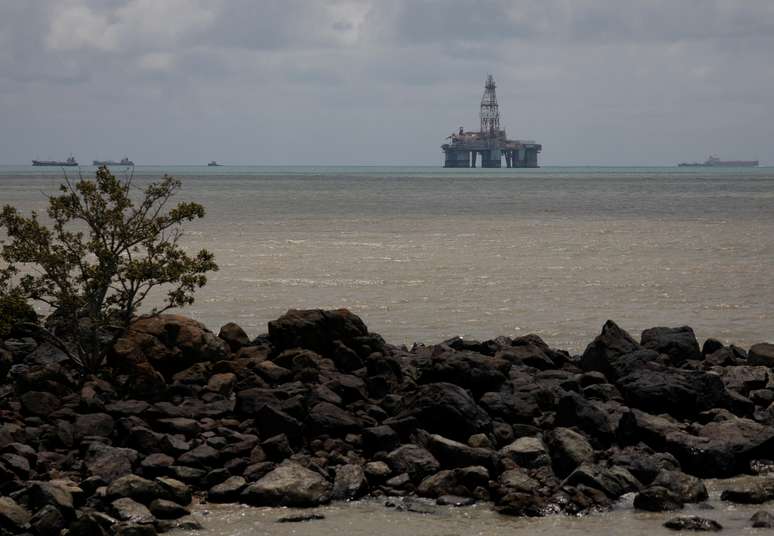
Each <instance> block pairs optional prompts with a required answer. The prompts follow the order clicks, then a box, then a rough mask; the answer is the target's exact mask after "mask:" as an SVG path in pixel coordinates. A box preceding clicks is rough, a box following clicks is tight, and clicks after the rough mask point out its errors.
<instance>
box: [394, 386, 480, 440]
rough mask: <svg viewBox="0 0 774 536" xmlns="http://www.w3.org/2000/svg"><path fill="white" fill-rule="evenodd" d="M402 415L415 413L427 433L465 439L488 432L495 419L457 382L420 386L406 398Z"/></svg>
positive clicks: (413, 415)
mask: <svg viewBox="0 0 774 536" xmlns="http://www.w3.org/2000/svg"><path fill="white" fill-rule="evenodd" d="M400 416H402V417H407V416H412V417H415V418H416V419H417V422H418V423H419V425H420V426H421V427H422V428H423V429H425V430H427V431H428V432H431V433H435V434H439V435H442V436H444V437H448V438H451V439H455V440H457V441H465V440H466V439H467V438H468V437H470V436H471V435H473V434H476V433H479V432H488V431H489V430H490V429H491V426H492V420H491V418H490V417H489V415H487V413H486V412H485V411H484V410H483V409H481V407H479V406H478V405H477V404H476V402H475V401H474V400H473V399H472V398H471V397H470V395H469V394H468V393H467V392H466V391H465V390H464V389H463V388H462V387H459V386H458V385H453V384H451V383H431V384H427V385H421V386H419V387H418V388H417V390H416V391H414V392H413V393H411V394H409V395H407V396H405V397H404V398H403V411H402V412H401V413H400Z"/></svg>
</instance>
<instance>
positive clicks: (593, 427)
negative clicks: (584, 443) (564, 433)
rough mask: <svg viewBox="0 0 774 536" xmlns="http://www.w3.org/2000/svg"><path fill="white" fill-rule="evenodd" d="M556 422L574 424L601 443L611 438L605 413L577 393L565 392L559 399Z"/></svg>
mask: <svg viewBox="0 0 774 536" xmlns="http://www.w3.org/2000/svg"><path fill="white" fill-rule="evenodd" d="M556 424H558V425H560V426H566V427H569V426H576V427H578V428H580V429H581V430H583V431H584V432H585V433H587V434H588V435H589V436H590V437H592V438H595V439H597V440H598V441H599V442H601V443H602V444H603V445H608V444H609V443H610V442H611V441H612V439H613V429H612V425H611V423H610V419H609V418H608V415H607V413H606V412H605V411H603V410H602V409H601V408H600V407H599V406H598V405H597V404H596V403H595V402H592V401H590V400H586V399H585V398H583V397H582V396H580V395H579V394H577V393H566V394H565V395H564V396H563V397H562V398H561V400H559V406H558V408H557V412H556Z"/></svg>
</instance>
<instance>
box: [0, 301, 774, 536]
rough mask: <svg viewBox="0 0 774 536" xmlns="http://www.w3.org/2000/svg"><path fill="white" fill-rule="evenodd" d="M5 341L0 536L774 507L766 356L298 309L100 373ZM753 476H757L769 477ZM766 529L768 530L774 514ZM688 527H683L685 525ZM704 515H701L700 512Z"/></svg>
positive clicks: (654, 335)
mask: <svg viewBox="0 0 774 536" xmlns="http://www.w3.org/2000/svg"><path fill="white" fill-rule="evenodd" d="M12 335H13V338H10V339H7V340H4V341H0V534H2V533H11V534H16V533H32V534H38V535H44V534H45V535H49V534H58V533H59V532H60V531H62V530H65V529H66V530H68V531H69V532H68V534H71V535H74V536H77V535H87V534H88V535H99V534H125V535H129V534H132V535H138V534H155V533H157V532H162V531H165V530H167V529H170V528H172V527H176V526H188V527H194V526H196V522H195V521H194V520H193V519H192V518H191V517H190V516H189V508H190V503H191V501H192V498H193V497H194V496H199V497H201V499H202V500H206V501H209V502H219V503H224V502H225V503H228V502H240V503H246V504H251V505H287V506H316V505H319V504H322V503H326V502H328V501H331V500H336V501H341V500H350V499H357V498H359V497H362V496H365V495H370V496H407V497H409V496H422V497H429V498H434V499H437V500H438V502H439V504H446V505H455V504H469V503H470V502H471V501H476V500H478V501H491V502H492V503H493V505H494V508H495V509H496V510H497V511H499V512H501V513H503V514H510V515H518V516H541V515H546V514H551V513H562V512H566V513H572V514H576V513H583V512H587V511H590V510H593V509H600V508H607V507H609V506H610V505H611V504H612V503H613V502H615V501H616V500H618V499H619V498H620V497H621V496H622V495H624V494H627V493H634V494H636V497H635V506H636V507H637V508H642V509H645V510H652V511H665V510H678V509H680V508H682V506H683V505H684V504H686V503H693V502H701V501H704V500H706V499H707V490H706V488H705V487H704V484H703V483H702V480H701V479H702V478H710V477H727V476H734V475H739V474H748V475H749V476H747V477H746V478H745V479H742V480H740V481H739V482H738V484H737V485H736V487H734V488H729V489H728V490H726V491H725V492H724V493H723V499H724V500H729V501H736V502H745V503H755V504H760V503H764V502H766V501H769V500H772V499H774V477H767V476H765V475H764V474H763V473H766V472H767V471H768V470H770V469H771V468H772V467H774V465H772V463H771V462H767V461H766V459H767V458H771V457H772V453H773V452H774V370H773V369H772V367H774V361H772V359H771V356H772V355H774V352H772V345H767V344H759V345H755V346H754V347H753V349H751V351H750V353H749V355H748V353H747V352H745V351H743V350H742V349H740V348H737V347H735V346H724V345H722V344H721V343H719V342H718V341H715V340H708V341H707V342H706V343H705V344H704V345H703V347H701V348H700V346H699V344H698V341H697V340H696V337H695V336H694V334H693V331H692V330H691V329H690V328H687V327H681V328H653V329H649V330H646V331H645V332H643V334H642V337H641V340H640V341H639V342H638V341H636V340H635V339H634V338H633V337H631V336H630V335H629V334H628V333H626V332H625V331H624V330H622V329H621V328H620V327H618V326H617V325H616V324H614V323H613V322H608V323H606V324H605V326H604V327H603V329H602V333H601V334H600V335H599V336H598V337H597V338H596V339H595V340H594V341H593V342H592V343H591V344H590V345H589V346H588V348H587V349H586V351H585V352H584V353H583V355H581V356H572V355H570V354H569V353H567V352H564V351H560V350H556V349H552V348H550V347H549V346H548V345H546V344H545V343H544V342H543V341H542V340H541V339H540V338H539V337H537V336H534V335H528V336H526V337H519V338H515V339H512V338H508V337H498V338H497V339H493V340H489V341H484V342H479V341H470V340H462V339H451V340H449V341H446V342H444V343H441V344H438V345H433V346H424V345H415V346H414V347H412V348H410V349H408V348H405V347H396V346H392V345H389V344H387V343H385V341H384V340H383V339H382V338H381V337H380V336H379V335H376V334H374V333H370V332H369V331H368V329H367V327H366V326H365V324H364V323H363V322H362V321H361V320H360V318H358V317H357V316H356V315H354V314H352V313H351V312H349V311H347V310H337V311H321V310H308V311H296V310H291V311H289V312H288V313H287V314H286V315H284V316H282V317H281V318H279V319H277V320H275V321H273V322H270V323H269V330H268V334H267V335H262V336H259V337H257V338H255V339H253V340H250V338H249V337H247V335H246V334H245V333H244V331H242V329H241V328H239V326H237V325H235V324H228V325H226V326H224V327H223V328H222V329H221V331H220V333H219V334H218V335H217V336H216V335H215V334H214V333H212V332H210V331H208V330H207V329H206V328H205V327H204V326H202V325H201V324H199V323H198V322H195V321H193V320H190V319H188V318H184V317H181V316H175V315H161V316H158V317H154V318H144V319H141V320H138V321H137V322H135V324H134V325H133V326H132V329H131V330H130V331H129V332H128V333H127V334H126V336H124V337H123V338H122V339H120V340H119V341H118V342H117V343H116V344H115V347H114V348H113V351H112V352H111V354H110V355H109V359H108V363H107V366H106V368H105V370H104V371H102V372H101V373H100V374H99V375H94V376H89V377H85V378H84V377H81V376H79V373H78V372H77V371H76V370H74V369H72V368H70V364H69V362H68V361H67V360H66V359H65V356H64V355H62V354H61V352H59V351H58V350H56V349H55V348H54V347H52V346H50V345H49V344H48V343H45V342H42V341H37V340H34V339H33V338H30V337H25V336H23V334H20V333H15V334H12ZM755 473H761V474H760V475H758V476H756V475H755ZM760 517H761V519H759V520H757V521H756V522H757V523H763V522H764V521H765V520H763V514H761V516H760ZM680 523H683V521H682V520H681V521H680ZM691 523H693V521H691Z"/></svg>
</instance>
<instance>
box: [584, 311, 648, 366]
mask: <svg viewBox="0 0 774 536" xmlns="http://www.w3.org/2000/svg"><path fill="white" fill-rule="evenodd" d="M639 349H640V345H639V344H637V342H636V341H635V340H634V339H633V338H632V336H631V335H629V334H628V333H627V332H626V331H624V330H623V329H621V328H620V327H618V324H616V323H615V322H613V321H612V320H608V321H607V322H605V325H604V326H602V333H600V334H599V335H597V338H596V339H594V341H593V342H592V343H591V344H589V345H588V346H587V347H586V350H585V351H584V352H583V356H582V357H581V368H583V370H586V371H589V370H598V371H599V372H602V373H603V374H607V372H608V371H609V370H610V362H611V361H612V360H613V359H615V358H616V357H619V356H622V355H624V354H629V353H631V352H634V351H636V350H639Z"/></svg>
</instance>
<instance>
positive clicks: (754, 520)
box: [750, 510, 774, 529]
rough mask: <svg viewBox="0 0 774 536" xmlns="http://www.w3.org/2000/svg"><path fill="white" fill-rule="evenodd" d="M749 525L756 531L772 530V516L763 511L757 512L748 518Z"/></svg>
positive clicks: (773, 522)
mask: <svg viewBox="0 0 774 536" xmlns="http://www.w3.org/2000/svg"><path fill="white" fill-rule="evenodd" d="M750 523H751V526H752V527H753V528H756V529H772V528H774V515H772V514H771V512H767V511H765V510H759V511H757V512H755V513H754V514H753V516H752V517H751V518H750Z"/></svg>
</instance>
